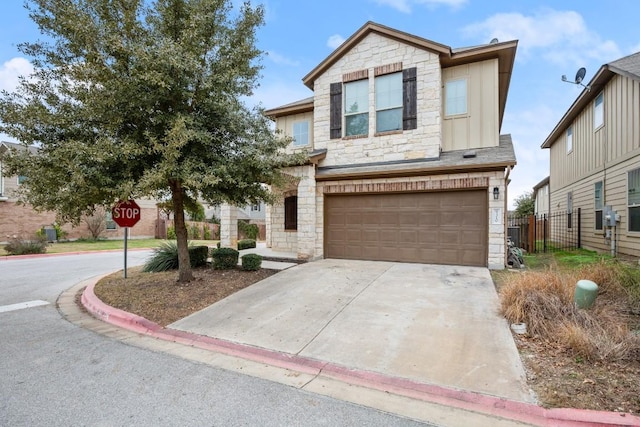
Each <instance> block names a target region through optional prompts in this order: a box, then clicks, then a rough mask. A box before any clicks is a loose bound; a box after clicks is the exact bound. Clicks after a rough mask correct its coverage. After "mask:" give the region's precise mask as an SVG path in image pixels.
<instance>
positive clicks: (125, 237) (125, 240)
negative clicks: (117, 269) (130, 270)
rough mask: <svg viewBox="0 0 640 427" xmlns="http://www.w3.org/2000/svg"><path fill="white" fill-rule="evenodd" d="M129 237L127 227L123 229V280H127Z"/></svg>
mask: <svg viewBox="0 0 640 427" xmlns="http://www.w3.org/2000/svg"><path fill="white" fill-rule="evenodd" d="M128 237H129V227H125V228H124V278H125V279H126V278H127V238H128Z"/></svg>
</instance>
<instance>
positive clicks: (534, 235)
mask: <svg viewBox="0 0 640 427" xmlns="http://www.w3.org/2000/svg"><path fill="white" fill-rule="evenodd" d="M581 231H582V215H581V211H580V208H578V209H574V210H572V211H558V212H553V213H550V214H544V215H529V216H524V217H519V216H515V215H509V217H508V219H507V232H508V236H509V238H510V239H511V241H512V242H513V243H514V244H515V246H517V247H519V248H522V249H525V250H526V251H527V252H530V253H533V252H556V251H564V250H573V249H578V248H580V247H581V246H582V242H581V239H580V234H581Z"/></svg>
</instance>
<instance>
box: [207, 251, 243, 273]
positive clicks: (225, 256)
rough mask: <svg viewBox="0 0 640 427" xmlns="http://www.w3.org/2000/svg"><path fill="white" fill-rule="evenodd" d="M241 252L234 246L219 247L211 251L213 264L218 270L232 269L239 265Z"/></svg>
mask: <svg viewBox="0 0 640 427" xmlns="http://www.w3.org/2000/svg"><path fill="white" fill-rule="evenodd" d="M239 256H240V252H238V251H236V250H235V249H233V248H219V249H214V250H213V251H211V266H212V267H213V268H215V269H216V270H230V269H232V268H236V266H237V265H238V257H239Z"/></svg>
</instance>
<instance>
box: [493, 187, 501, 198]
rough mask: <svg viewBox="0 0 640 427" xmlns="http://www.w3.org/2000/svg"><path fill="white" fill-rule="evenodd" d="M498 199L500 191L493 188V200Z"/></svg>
mask: <svg viewBox="0 0 640 427" xmlns="http://www.w3.org/2000/svg"><path fill="white" fill-rule="evenodd" d="M499 198H500V189H499V188H498V187H493V200H498V199H499Z"/></svg>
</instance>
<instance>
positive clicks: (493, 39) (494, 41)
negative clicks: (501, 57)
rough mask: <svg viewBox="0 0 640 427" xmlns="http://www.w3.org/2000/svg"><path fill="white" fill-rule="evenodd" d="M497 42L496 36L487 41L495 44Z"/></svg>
mask: <svg viewBox="0 0 640 427" xmlns="http://www.w3.org/2000/svg"><path fill="white" fill-rule="evenodd" d="M496 43H498V39H497V38H495V37H494V38H492V39H491V41H490V42H489V44H496Z"/></svg>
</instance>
